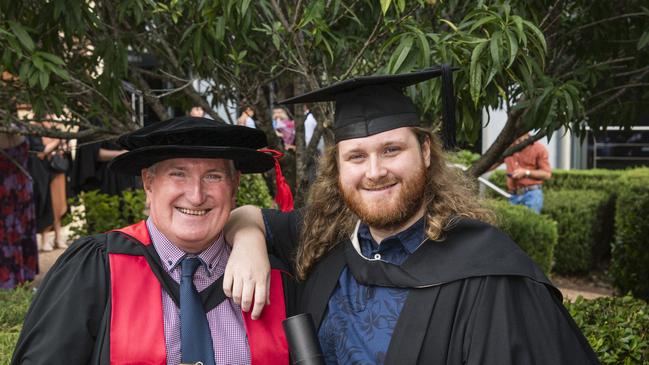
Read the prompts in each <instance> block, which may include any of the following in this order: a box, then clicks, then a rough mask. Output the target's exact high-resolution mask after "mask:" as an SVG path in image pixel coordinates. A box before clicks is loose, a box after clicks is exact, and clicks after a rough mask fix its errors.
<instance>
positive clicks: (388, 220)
mask: <svg viewBox="0 0 649 365" xmlns="http://www.w3.org/2000/svg"><path fill="white" fill-rule="evenodd" d="M398 182H401V190H400V191H399V195H398V196H397V197H396V199H393V200H392V202H386V203H385V204H381V205H379V206H373V205H375V204H368V203H367V202H365V201H364V200H363V198H362V197H361V195H360V193H359V192H358V191H357V190H356V189H355V188H350V187H344V186H342V185H341V184H340V179H339V180H338V188H339V189H340V192H341V193H342V196H343V199H344V200H345V203H346V204H347V206H348V207H349V209H351V210H352V211H353V212H354V213H355V214H356V215H357V216H358V218H360V220H361V221H362V222H364V223H366V224H367V225H369V226H370V227H373V228H378V229H394V228H397V227H399V226H401V225H403V224H404V223H406V222H407V221H408V220H409V219H410V218H412V216H413V215H415V214H416V213H417V212H418V211H419V209H420V208H421V205H422V203H423V201H424V192H425V190H426V168H425V166H424V164H423V163H422V164H421V165H420V166H419V168H418V169H417V171H416V172H415V174H414V175H412V176H410V177H409V178H408V180H402V179H389V178H386V179H385V180H382V181H378V182H375V183H372V184H364V185H363V186H364V187H365V188H377V187H383V186H389V185H392V184H394V183H398Z"/></svg>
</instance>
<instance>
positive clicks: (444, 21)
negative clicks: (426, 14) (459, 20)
mask: <svg viewBox="0 0 649 365" xmlns="http://www.w3.org/2000/svg"><path fill="white" fill-rule="evenodd" d="M439 21H441V22H442V23H445V24H446V25H448V26H449V27H451V29H453V31H454V32H457V31H458V28H457V26H456V25H455V24H453V22H451V21H450V20H446V19H440V20H439Z"/></svg>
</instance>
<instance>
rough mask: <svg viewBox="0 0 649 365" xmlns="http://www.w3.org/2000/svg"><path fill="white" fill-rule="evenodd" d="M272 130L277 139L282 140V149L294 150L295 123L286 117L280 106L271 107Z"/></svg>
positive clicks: (284, 110) (286, 113)
mask: <svg viewBox="0 0 649 365" xmlns="http://www.w3.org/2000/svg"><path fill="white" fill-rule="evenodd" d="M272 117H273V129H275V133H276V134H277V136H278V137H280V138H281V139H282V143H284V148H285V149H287V150H294V149H295V122H294V121H293V120H292V119H290V118H289V117H288V112H287V111H286V109H285V108H284V107H283V106H281V105H276V106H274V107H273V114H272Z"/></svg>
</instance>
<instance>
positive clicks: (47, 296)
mask: <svg viewBox="0 0 649 365" xmlns="http://www.w3.org/2000/svg"><path fill="white" fill-rule="evenodd" d="M136 226H137V225H136ZM136 226H132V227H136ZM136 229H137V228H136ZM139 229H144V230H146V228H145V226H144V222H140V226H139ZM147 237H148V233H147ZM110 254H117V255H118V256H119V255H121V256H124V255H129V256H139V257H143V258H144V259H145V261H146V262H145V263H144V265H147V264H148V266H149V269H150V271H151V272H152V273H153V274H154V275H155V278H157V280H158V282H159V283H160V286H158V288H160V287H161V288H162V290H165V291H166V292H167V293H169V295H170V296H171V298H172V299H173V301H174V302H175V303H176V305H178V302H179V285H178V283H176V282H175V281H174V280H173V279H172V278H171V277H170V276H169V275H168V274H167V273H166V271H165V270H164V268H163V267H162V265H161V264H160V259H159V257H158V255H157V252H156V251H155V248H154V246H153V245H152V244H148V245H147V244H143V243H142V242H139V241H138V240H136V239H135V238H134V237H133V236H129V235H127V234H124V233H123V232H118V231H112V232H108V233H104V234H99V235H94V236H91V237H85V238H82V239H79V240H77V241H75V242H74V243H73V244H72V245H71V246H70V247H69V248H68V249H67V250H66V251H65V252H64V253H63V255H61V257H60V258H59V259H58V260H57V262H56V263H55V264H54V266H53V267H52V268H51V270H50V271H49V272H48V273H47V275H46V277H45V279H44V280H43V282H42V284H41V285H40V286H39V289H38V292H37V294H36V296H35V298H34V300H33V302H32V304H31V306H30V308H29V310H28V312H27V315H26V317H25V321H24V325H23V329H22V331H21V333H20V337H19V339H18V343H17V345H16V349H15V351H14V354H13V359H12V361H11V364H16V365H18V364H69V365H75V364H79V365H81V364H123V363H132V362H124V361H123V360H117V361H116V360H115V359H116V358H118V359H119V358H120V357H121V358H123V357H124V356H121V355H128V356H130V354H128V353H127V352H129V351H130V352H139V353H140V354H144V356H148V354H147V351H149V352H150V354H151V359H153V358H154V355H157V358H158V359H162V363H164V359H165V354H164V352H165V350H164V337H163V335H164V334H163V333H162V332H160V331H156V330H153V331H152V330H151V328H154V329H162V324H161V323H151V322H146V321H145V323H142V321H138V320H134V318H133V315H132V314H133V313H138V312H139V311H140V310H141V311H142V312H140V313H139V314H137V315H135V317H141V316H143V317H146V318H151V317H152V316H151V315H150V312H151V311H153V312H155V308H153V307H155V306H149V307H146V303H147V300H146V298H147V297H148V298H151V295H150V291H151V290H153V289H151V288H149V287H146V286H143V285H141V282H142V280H141V278H140V277H139V275H138V277H137V278H133V281H134V282H136V284H135V286H133V285H130V286H131V290H132V289H135V290H136V293H141V294H136V295H141V298H142V300H141V302H136V304H139V305H141V306H143V307H137V308H135V310H133V308H131V307H128V306H127V307H124V306H120V305H118V307H121V308H120V311H117V312H116V311H113V310H112V308H111V306H112V303H114V301H113V298H111V295H112V294H114V293H115V285H114V284H115V283H111V277H113V278H114V277H116V276H115V272H113V273H112V274H113V275H111V267H110V266H111V263H114V262H115V261H114V260H112V261H111V256H110ZM277 265H280V263H279V262H278V261H276V260H271V266H272V267H273V268H274V269H277V268H278V266H277ZM280 269H281V268H280ZM274 271H276V270H274ZM127 273H128V272H127ZM122 277H125V278H127V279H128V280H129V281H130V280H131V278H130V277H129V276H128V275H123V274H122ZM281 279H282V280H281V282H282V286H283V289H284V293H283V294H284V298H283V299H284V300H283V301H282V300H276V301H277V302H278V304H280V305H281V304H282V302H283V304H285V305H286V308H282V309H281V310H280V312H283V311H284V310H285V311H286V313H292V312H291V311H292V310H293V309H292V308H293V304H292V303H293V302H291V301H290V300H289V299H291V298H293V297H294V296H295V294H294V292H293V290H294V289H295V288H294V285H293V284H292V283H291V280H290V278H289V277H288V276H285V275H281ZM154 280H155V279H154ZM154 284H155V282H154ZM126 286H128V285H126ZM150 286H157V285H150ZM127 289H128V288H127ZM271 291H272V288H271ZM123 293H125V292H124V291H123V290H122V291H121V292H120V294H123ZM154 293H155V292H154ZM157 293H158V295H159V294H160V291H159V289H158V291H157ZM200 296H201V300H202V302H203V307H204V309H205V311H206V312H208V311H209V310H211V309H212V308H214V307H216V306H217V305H218V304H220V303H221V302H222V301H223V300H224V299H225V294H224V293H223V277H221V278H219V279H218V280H216V281H215V282H214V283H213V284H212V285H210V286H209V287H207V288H206V289H205V290H203V291H202V292H200ZM117 297H118V296H117V295H115V298H117ZM154 297H155V295H154ZM271 297H272V293H271ZM276 298H277V297H276ZM132 299H135V300H138V299H139V298H137V297H135V298H131V300H132ZM154 300H155V299H154ZM157 300H158V301H160V302H161V300H162V298H161V297H159V296H158V297H157ZM271 300H273V299H272V298H271ZM149 303H152V302H151V301H149ZM271 306H272V303H271ZM159 307H160V310H161V305H160V306H159ZM276 307H277V306H276ZM129 309H130V313H129ZM276 309H277V308H276ZM125 312H126V313H127V314H130V316H131V318H130V319H126V320H125V321H123V322H122V325H121V326H119V327H120V328H121V330H115V331H112V330H111V326H114V325H115V323H116V319H115V313H121V314H124V313H125ZM271 312H273V311H271ZM276 312H277V311H275V314H276ZM160 314H161V313H160ZM263 316H264V314H262V317H263ZM247 317H248V318H247ZM153 318H156V316H155V315H154V316H153ZM135 319H136V318H135ZM159 319H160V320H161V319H162V316H161V315H160V316H159ZM133 321H135V322H136V323H132V322H133ZM259 321H261V319H260V320H258V321H254V322H255V323H252V322H250V319H249V313H244V322H245V323H246V332H247V333H248V337H249V343H250V345H251V357H252V361H253V364H255V363H264V362H263V361H255V358H258V357H256V355H255V353H257V354H262V355H264V354H265V355H266V356H268V354H269V353H271V352H276V353H279V352H280V351H281V349H280V347H281V346H277V343H276V342H273V341H274V340H268V341H266V340H265V337H263V336H270V334H269V333H268V332H265V330H266V329H267V328H264V329H262V330H261V331H259V332H257V334H256V335H255V337H256V338H258V339H259V336H262V338H261V342H260V341H255V340H253V339H251V332H252V330H251V329H250V326H251V325H252V326H255V325H257V322H259ZM279 327H280V331H281V325H280V326H279ZM115 333H117V334H121V335H119V336H118V335H114V336H112V337H114V338H111V334H115ZM272 335H273V336H274V337H273V338H274V339H276V338H277V336H275V335H281V337H282V338H283V336H284V334H283V332H281V334H280V333H279V332H277V331H275V333H273V334H272ZM161 336H162V337H161ZM151 338H153V339H159V340H160V341H162V347H160V341H157V343H155V344H152V343H151V342H156V341H149V340H147V339H151ZM284 342H285V341H284ZM269 344H272V346H270V347H269ZM111 345H113V346H122V348H124V349H125V351H121V353H120V354H117V355H120V357H118V356H116V355H115V353H111ZM253 345H256V346H257V347H256V348H253ZM284 347H286V346H284ZM161 348H162V354H160V353H159V351H158V352H157V353H156V352H155V350H160V349H161ZM269 357H272V356H269ZM137 363H143V362H141V361H138V362H137ZM146 363H151V364H153V363H161V362H160V361H157V362H154V361H153V360H151V362H146Z"/></svg>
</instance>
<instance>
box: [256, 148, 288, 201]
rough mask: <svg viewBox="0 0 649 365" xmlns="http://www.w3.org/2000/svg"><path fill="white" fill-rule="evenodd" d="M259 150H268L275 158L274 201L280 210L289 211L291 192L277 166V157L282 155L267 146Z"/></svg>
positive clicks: (280, 169)
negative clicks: (275, 190)
mask: <svg viewBox="0 0 649 365" xmlns="http://www.w3.org/2000/svg"><path fill="white" fill-rule="evenodd" d="M259 152H268V153H270V154H271V155H273V159H275V183H276V184H277V193H276V194H275V203H277V206H278V207H279V210H281V211H282V212H290V211H292V210H293V193H291V188H290V187H289V186H288V183H287V182H286V179H285V178H284V174H282V168H281V167H280V166H279V159H280V158H282V157H283V156H284V154H283V153H281V152H279V151H275V150H271V149H268V148H264V149H261V150H259Z"/></svg>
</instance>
